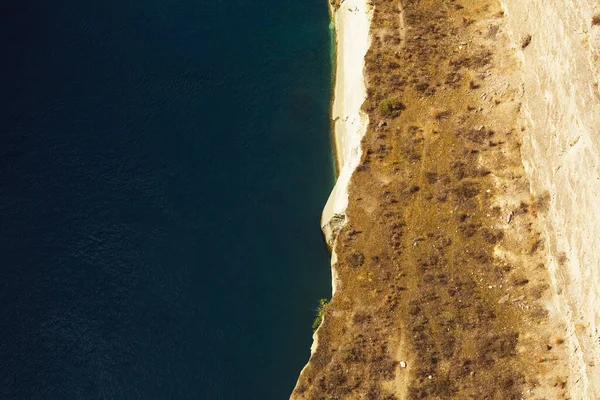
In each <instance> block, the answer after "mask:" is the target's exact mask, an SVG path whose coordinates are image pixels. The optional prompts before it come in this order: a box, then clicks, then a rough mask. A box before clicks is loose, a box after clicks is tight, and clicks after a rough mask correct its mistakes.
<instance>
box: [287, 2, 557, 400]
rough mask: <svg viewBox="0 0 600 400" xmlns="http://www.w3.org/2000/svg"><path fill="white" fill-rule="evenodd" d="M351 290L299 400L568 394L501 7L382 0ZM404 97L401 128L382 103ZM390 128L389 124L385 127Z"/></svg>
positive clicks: (347, 264) (343, 253)
mask: <svg viewBox="0 0 600 400" xmlns="http://www.w3.org/2000/svg"><path fill="white" fill-rule="evenodd" d="M372 5H373V6H374V15H373V22H372V26H371V35H372V44H371V47H370V49H369V51H368V53H367V56H366V71H365V72H366V79H367V92H368V94H367V100H366V102H365V104H364V105H363V108H364V110H365V111H366V112H367V113H368V114H369V118H370V125H369V128H368V131H367V133H366V135H365V138H364V140H363V144H362V145H363V158H362V161H361V164H360V165H359V167H358V168H357V170H356V172H355V174H354V176H353V178H352V181H351V185H350V204H349V208H348V210H347V215H348V220H349V222H348V223H347V225H346V226H345V227H344V228H343V229H342V230H341V231H340V233H339V235H338V237H337V239H336V242H335V250H336V253H337V255H338V262H337V264H336V265H335V268H336V271H337V273H338V275H339V285H338V289H337V292H336V294H335V296H334V297H333V299H332V300H331V302H330V304H329V305H328V306H327V309H326V313H325V318H324V322H323V324H322V325H321V327H320V329H319V331H318V336H319V345H318V347H317V350H316V352H315V353H314V354H313V356H312V357H311V360H310V362H309V364H308V366H307V368H306V369H305V370H304V371H303V373H302V375H301V376H300V379H299V381H298V384H297V386H296V389H295V390H294V393H293V394H292V399H310V400H335V399H370V400H376V399H385V400H392V399H425V398H427V399H494V400H510V399H521V398H531V399H562V398H567V396H566V394H565V387H566V384H567V381H566V367H565V365H566V353H565V349H564V348H563V347H564V346H563V345H562V343H563V339H562V338H561V337H559V336H557V335H556V333H555V332H559V324H558V322H557V318H556V317H555V316H553V315H552V310H551V308H549V307H548V305H549V300H548V299H549V296H550V293H549V292H550V291H549V290H548V288H549V286H550V285H549V283H548V281H547V279H548V278H547V273H546V270H545V267H544V264H543V261H544V243H543V241H542V239H541V236H540V232H539V230H538V227H537V221H536V217H537V214H538V213H543V212H545V206H546V204H545V203H546V201H547V199H546V198H544V196H541V197H539V198H531V196H530V195H529V183H528V182H527V179H526V177H525V173H524V170H523V167H522V164H521V157H520V137H521V134H522V129H524V128H521V126H520V124H519V120H520V99H521V96H522V85H521V81H520V75H519V73H518V69H519V64H518V62H517V60H516V57H515V53H516V52H517V51H521V46H520V44H519V43H511V41H510V39H509V37H508V35H507V33H506V32H505V26H504V16H503V13H502V10H501V7H500V5H499V4H498V2H497V1H491V0H487V1H486V0H472V1H466V0H461V1H459V0H456V1H448V0H446V1H440V0H437V1H434V0H402V1H398V0H393V1H389V0H387V1H386V0H373V2H372ZM387 98H393V99H397V100H399V101H400V102H401V103H402V104H403V105H404V107H405V108H404V109H401V110H400V109H399V110H398V115H397V116H395V117H385V116H382V115H381V114H380V111H379V103H380V102H381V101H382V100H384V99H387ZM382 122H383V123H382Z"/></svg>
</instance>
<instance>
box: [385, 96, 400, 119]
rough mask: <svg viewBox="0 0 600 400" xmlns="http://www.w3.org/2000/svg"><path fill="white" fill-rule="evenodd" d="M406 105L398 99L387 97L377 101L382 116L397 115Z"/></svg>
mask: <svg viewBox="0 0 600 400" xmlns="http://www.w3.org/2000/svg"><path fill="white" fill-rule="evenodd" d="M405 108H406V107H405V106H404V104H402V102H401V101H400V100H398V99H394V98H392V97H389V98H387V99H384V100H381V102H380V103H379V113H380V114H381V115H382V116H384V117H397V116H398V115H400V111H402V110H404V109H405Z"/></svg>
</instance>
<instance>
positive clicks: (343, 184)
mask: <svg viewBox="0 0 600 400" xmlns="http://www.w3.org/2000/svg"><path fill="white" fill-rule="evenodd" d="M329 7H330V11H331V15H332V20H333V23H334V29H335V32H334V34H335V44H336V53H335V60H336V67H335V83H334V90H333V93H334V98H333V104H332V110H331V118H332V120H333V148H334V157H335V164H336V171H337V172H338V176H337V179H336V183H335V186H334V187H333V189H332V191H331V194H330V195H329V198H328V200H327V203H326V204H325V207H324V209H323V213H322V216H321V229H322V231H323V234H324V235H325V240H326V242H327V245H328V246H329V247H330V248H333V243H334V241H335V237H336V235H337V232H339V230H340V229H341V228H342V226H343V225H344V224H345V221H346V215H345V211H346V208H347V206H348V185H349V183H350V177H351V176H352V173H353V172H354V170H355V169H356V167H357V166H358V163H359V162H360V159H361V156H362V151H361V139H362V137H363V136H364V134H365V133H366V130H367V126H368V124H369V117H368V116H367V115H366V113H364V112H363V111H362V109H361V107H362V104H363V102H364V100H365V98H366V96H367V93H366V85H365V79H364V57H365V54H366V53H367V50H368V48H369V46H370V35H369V31H370V25H371V19H372V10H371V8H370V7H369V6H368V5H367V1H366V0H345V1H343V2H342V3H341V5H340V6H339V7H338V8H337V9H333V7H332V6H331V4H330V5H329ZM348 27H351V29H348ZM334 283H335V281H334ZM333 291H334V292H335V285H334V290H333Z"/></svg>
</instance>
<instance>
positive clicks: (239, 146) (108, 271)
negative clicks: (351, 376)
mask: <svg viewBox="0 0 600 400" xmlns="http://www.w3.org/2000/svg"><path fill="white" fill-rule="evenodd" d="M0 18H2V24H0V31H1V33H2V34H1V35H0V42H1V44H2V48H3V51H4V54H5V57H3V62H2V67H1V68H2V70H1V72H2V74H0V80H1V82H0V85H1V86H2V88H3V94H4V96H3V100H2V107H1V110H2V111H1V114H0V115H1V117H2V118H1V119H2V125H3V127H2V146H0V160H2V161H1V162H0V165H1V167H0V208H1V210H2V212H1V213H0V215H1V218H2V227H3V229H2V230H1V231H0V235H1V236H0V251H1V253H2V254H3V262H2V266H1V267H0V281H1V282H2V285H3V289H2V290H1V291H0V304H2V305H3V306H2V307H0V326H1V327H2V329H0V398H19V399H49V398H56V399H63V398H64V399H79V398H90V399H91V398H97V399H134V398H136V399H209V400H210V399H261V400H264V399H274V400H279V399H285V398H287V397H288V396H289V394H290V393H291V391H292V389H293V386H294V384H295V381H296V378H297V375H298V374H299V372H300V369H301V368H302V366H303V365H304V364H305V362H306V361H307V360H308V357H309V348H310V344H311V335H312V331H311V323H312V320H313V317H314V310H315V308H316V305H317V303H318V299H319V298H320V297H327V296H328V295H329V293H330V290H331V289H330V269H329V254H328V252H327V250H326V247H325V245H324V243H323V240H322V238H321V234H320V232H319V228H318V227H319V217H320V213H321V209H322V207H323V205H324V204H325V201H326V199H327V196H328V194H329V191H330V189H331V187H332V185H333V173H332V171H333V165H332V164H333V162H332V157H331V145H330V136H329V130H330V123H329V106H330V97H331V81H332V79H331V70H332V69H331V51H330V47H331V36H330V29H329V15H328V11H327V5H326V2H325V1H323V0H306V1H301V2H293V1H287V0H286V1H271V0H268V1H263V2H248V1H241V0H231V1H227V2H224V1H214V0H211V1H208V0H194V1H192V0H153V1H150V2H147V1H140V0H126V1H122V0H120V1H116V0H106V1H104V2H92V3H90V2H81V1H74V0H57V1H54V2H48V1H41V0H31V1H28V2H18V1H16V0H8V2H4V3H3V4H2V5H1V6H0Z"/></svg>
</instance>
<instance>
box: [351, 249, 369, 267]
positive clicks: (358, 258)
mask: <svg viewBox="0 0 600 400" xmlns="http://www.w3.org/2000/svg"><path fill="white" fill-rule="evenodd" d="M364 262H365V256H364V255H363V254H362V253H359V252H354V253H352V254H350V255H349V256H348V264H349V265H350V266H351V267H353V268H358V267H360V266H362V265H363V264H364Z"/></svg>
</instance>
